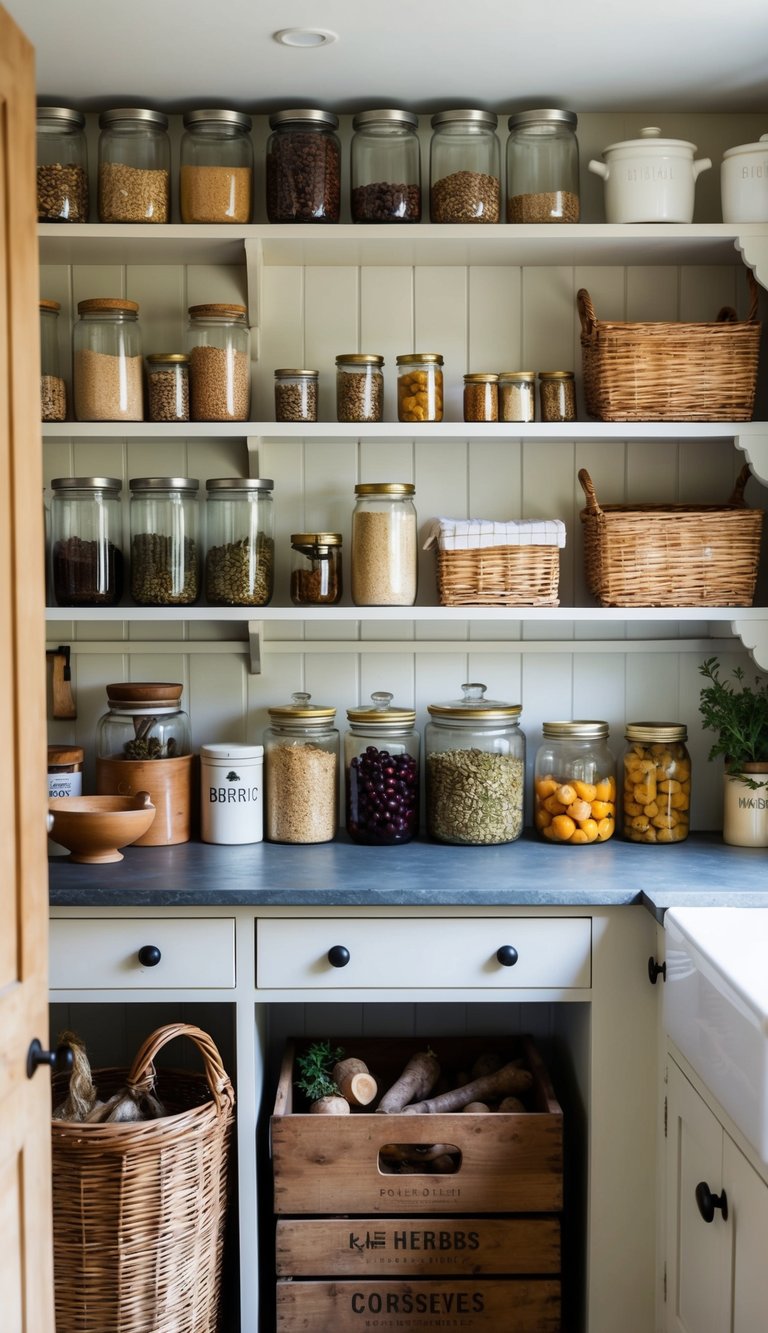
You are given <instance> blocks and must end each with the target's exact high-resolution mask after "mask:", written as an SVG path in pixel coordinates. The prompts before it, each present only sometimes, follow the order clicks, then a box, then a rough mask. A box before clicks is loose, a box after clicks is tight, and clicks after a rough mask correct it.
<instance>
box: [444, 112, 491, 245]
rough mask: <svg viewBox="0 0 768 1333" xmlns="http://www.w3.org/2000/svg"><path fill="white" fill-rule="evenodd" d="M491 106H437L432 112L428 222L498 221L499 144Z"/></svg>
mask: <svg viewBox="0 0 768 1333" xmlns="http://www.w3.org/2000/svg"><path fill="white" fill-rule="evenodd" d="M498 123H499V118H498V116H497V115H496V114H495V113H494V112H493V111H439V112H438V113H437V115H435V116H433V117H432V143H431V147H430V171H429V175H430V204H429V211H430V218H431V220H432V222H499V221H500V218H501V184H500V173H501V149H500V147H499V140H498V137H497V135H496V126H497V125H498Z"/></svg>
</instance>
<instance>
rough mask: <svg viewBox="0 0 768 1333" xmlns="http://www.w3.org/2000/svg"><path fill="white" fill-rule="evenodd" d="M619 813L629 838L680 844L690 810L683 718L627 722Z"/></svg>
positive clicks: (688, 761) (684, 833)
mask: <svg viewBox="0 0 768 1333" xmlns="http://www.w3.org/2000/svg"><path fill="white" fill-rule="evenodd" d="M624 734H625V736H626V741H627V745H626V749H625V751H624V756H623V764H622V767H623V789H622V811H623V816H624V823H623V831H624V837H625V838H626V839H627V840H628V841H629V842H652V843H655V842H683V841H684V840H685V839H686V838H687V837H688V831H689V825H690V810H691V757H690V755H689V753H688V749H687V747H686V741H687V739H688V730H687V728H686V727H685V725H684V724H683V723H681V722H628V723H627V725H626V730H625V733H624Z"/></svg>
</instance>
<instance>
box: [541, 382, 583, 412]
mask: <svg viewBox="0 0 768 1333" xmlns="http://www.w3.org/2000/svg"><path fill="white" fill-rule="evenodd" d="M539 406H540V408H541V420H542V421H575V420H576V385H575V382H574V377H573V371H572V370H540V371H539Z"/></svg>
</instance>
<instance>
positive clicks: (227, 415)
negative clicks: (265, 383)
mask: <svg viewBox="0 0 768 1333" xmlns="http://www.w3.org/2000/svg"><path fill="white" fill-rule="evenodd" d="M188 313H189V323H188V325H187V350H188V352H189V399H190V411H191V415H192V420H193V421H247V420H248V412H249V410H250V402H251V356H250V334H249V330H248V324H247V322H246V307H245V306H244V305H232V304H227V303H214V304H207V305H191V306H190V307H189V312H188Z"/></svg>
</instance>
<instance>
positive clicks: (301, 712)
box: [264, 692, 339, 843]
mask: <svg viewBox="0 0 768 1333" xmlns="http://www.w3.org/2000/svg"><path fill="white" fill-rule="evenodd" d="M311 698H312V696H311V695H310V694H304V693H300V692H297V693H296V694H293V695H291V702H290V703H289V704H282V705H280V706H279V707H276V708H270V709H268V712H269V717H270V723H271V725H270V726H269V727H267V729H266V731H265V732H264V777H265V784H266V789H267V803H266V820H265V827H264V832H265V834H266V837H267V838H268V839H269V841H270V842H291V843H310V842H330V841H331V839H332V838H334V837H335V835H336V828H337V825H338V822H339V815H338V790H339V733H338V731H337V730H336V728H335V727H334V725H333V723H334V719H335V717H336V709H335V708H330V707H324V706H323V705H321V704H313V703H311V702H310V701H311Z"/></svg>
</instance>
